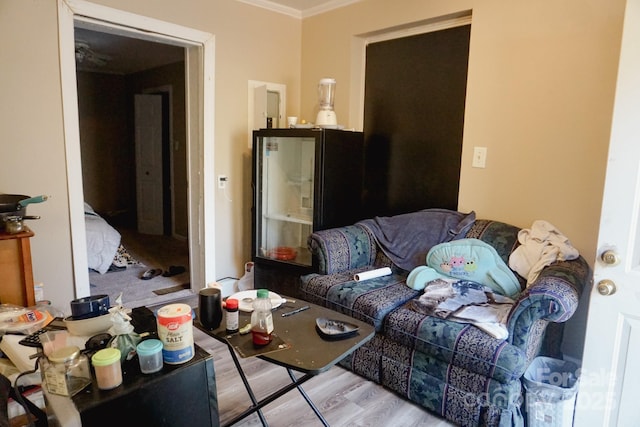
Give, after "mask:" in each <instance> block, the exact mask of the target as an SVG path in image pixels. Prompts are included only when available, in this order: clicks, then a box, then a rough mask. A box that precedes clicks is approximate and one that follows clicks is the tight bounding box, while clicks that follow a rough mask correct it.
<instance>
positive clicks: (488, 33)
mask: <svg viewBox="0 0 640 427" xmlns="http://www.w3.org/2000/svg"><path fill="white" fill-rule="evenodd" d="M96 3H100V4H103V5H107V6H110V7H114V8H117V9H121V10H126V11H130V12H133V13H136V14H141V15H147V16H150V17H153V18H156V19H160V20H164V21H168V22H173V23H176V24H179V25H183V26H186V27H192V28H195V29H198V30H201V31H206V32H210V33H211V34H214V35H215V36H216V39H215V50H216V58H215V59H216V61H215V64H216V65H215V71H216V73H215V80H216V81H215V85H216V95H215V107H216V109H215V141H216V146H215V168H216V171H215V173H216V174H226V175H228V176H229V177H230V187H229V188H230V193H229V194H230V199H231V200H232V201H228V200H227V199H226V198H225V197H224V195H223V194H222V193H217V194H215V197H216V207H217V210H216V240H217V241H216V269H217V275H218V276H219V277H224V276H237V275H239V274H241V272H242V268H241V266H242V264H243V263H244V261H246V260H247V259H249V257H250V251H249V247H250V207H251V200H250V197H251V191H250V190H251V188H250V176H251V172H250V150H249V149H248V148H247V144H246V141H247V134H246V132H247V130H246V126H247V81H248V80H261V81H270V82H275V83H283V84H286V85H287V106H288V114H291V115H298V116H299V117H301V118H306V119H307V120H313V118H314V117H315V114H316V107H315V104H316V101H317V99H316V84H317V81H318V80H319V79H320V78H321V77H325V76H331V77H335V78H336V79H337V81H338V91H337V96H336V112H337V115H338V118H339V121H340V122H341V123H344V124H346V125H348V126H357V125H358V124H356V123H349V122H348V120H350V118H349V114H350V111H351V110H352V109H353V105H351V101H350V94H351V92H352V89H353V88H352V86H353V83H352V82H351V79H352V75H355V76H358V70H354V69H353V67H352V64H354V63H357V58H354V55H355V53H354V46H355V45H356V44H357V43H355V41H357V39H358V37H359V36H362V35H366V34H372V33H376V32H382V31H385V30H388V29H392V28H400V27H403V26H411V25H414V24H415V23H417V22H422V21H429V20H434V19H436V20H437V19H438V17H442V16H445V15H449V14H456V13H460V12H464V11H467V10H472V11H473V17H472V30H471V50H470V57H469V59H470V62H469V85H468V92H467V104H466V123H465V135H464V146H463V163H462V172H461V187H460V188H461V189H460V206H459V208H460V209H461V210H464V211H468V210H471V209H473V210H475V211H476V212H477V213H478V216H479V217H484V218H494V219H499V220H503V221H506V222H510V223H512V224H515V225H518V226H521V227H528V226H529V225H530V224H531V223H532V221H534V220H536V219H545V220H547V221H550V222H551V223H553V224H554V225H556V226H557V227H558V228H559V229H560V230H561V231H563V232H564V233H565V234H566V235H568V236H569V237H570V238H571V240H572V241H573V243H574V245H575V246H576V247H578V249H579V250H580V251H581V252H582V253H583V254H584V255H585V257H586V258H587V259H588V260H589V261H590V262H591V261H592V260H593V258H594V254H595V249H596V248H595V246H596V236H597V230H598V222H599V209H600V202H601V192H602V188H603V179H604V169H605V161H606V152H607V146H608V135H609V129H610V121H611V110H612V103H613V96H614V86H615V77H616V69H617V57H618V52H619V43H620V36H621V28H622V13H623V5H624V0H588V1H584V0H565V1H562V2H556V1H553V0H540V1H536V2H532V1H522V0H477V1H472V0H458V1H455V0H429V1H425V0H402V1H394V2H390V1H388V0H366V1H363V2H359V3H355V4H353V5H350V6H347V7H345V8H343V9H338V10H336V11H332V12H328V13H325V14H322V15H318V16H314V17H310V18H307V19H305V20H303V21H300V20H297V19H294V18H291V17H288V16H284V15H279V14H276V13H272V12H268V11H265V10H263V9H260V8H256V7H251V6H248V5H246V4H244V3H241V2H236V1H231V0H185V1H182V2H176V1H174V0H162V1H160V0H138V1H136V2H131V1H129V0H101V1H97V2H96ZM57 37H58V28H57V20H56V2H55V1H54V0H34V1H30V2H25V1H23V0H0V63H2V79H0V93H2V104H1V105H2V114H0V129H2V130H3V135H2V148H3V160H5V161H4V162H3V167H2V168H0V191H3V192H11V193H23V194H29V195H35V194H49V195H51V196H52V199H51V200H49V201H48V202H46V203H45V204H42V205H40V206H33V209H31V208H30V213H33V214H40V215H42V220H40V221H39V222H37V223H35V222H34V223H33V228H34V230H35V232H36V236H35V238H34V239H33V257H34V275H35V277H36V280H41V281H44V282H45V295H46V296H47V298H49V299H52V300H54V302H55V303H58V304H60V305H66V304H67V303H68V301H69V300H70V299H72V298H73V297H74V295H73V283H72V281H73V274H72V263H71V240H70V226H69V221H70V219H69V212H68V200H67V183H66V170H65V150H64V134H63V122H62V119H63V115H62V105H61V85H60V72H59V61H58V46H57ZM302 46H304V49H303V48H302ZM354 82H355V83H356V84H357V83H358V80H357V78H356V79H355V80H354ZM474 146H486V147H488V158H487V167H486V169H473V168H471V167H470V163H471V152H472V150H473V147H474ZM6 159H10V161H7V160H6Z"/></svg>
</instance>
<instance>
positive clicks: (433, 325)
mask: <svg viewBox="0 0 640 427" xmlns="http://www.w3.org/2000/svg"><path fill="white" fill-rule="evenodd" d="M410 307H411V304H404V305H402V306H401V307H398V308H397V309H395V310H393V311H392V312H391V313H389V315H388V316H387V318H386V320H385V322H384V326H383V333H384V334H385V336H386V337H387V338H389V339H392V340H394V341H396V342H398V343H399V344H401V345H404V346H407V347H408V348H409V349H415V351H417V352H421V353H424V354H427V355H430V356H432V357H434V358H436V359H438V360H440V361H442V362H444V363H445V364H447V365H451V366H457V367H460V368H463V369H465V370H467V371H469V372H474V373H477V374H480V375H484V376H487V377H489V378H493V379H496V380H498V381H499V382H502V383H508V382H511V381H514V380H517V379H518V378H520V377H521V376H522V375H523V374H524V371H525V369H526V363H527V358H526V356H525V354H524V353H523V352H522V351H521V350H520V349H518V348H517V347H515V346H513V345H511V344H509V343H508V342H507V341H505V340H499V339H495V338H492V337H491V336H490V335H488V334H486V333H484V332H482V331H481V330H480V329H478V328H476V327H475V326H472V325H469V324H464V323H457V322H452V321H448V320H445V319H439V318H437V317H432V316H428V315H425V314H421V313H418V312H417V311H414V310H413V309H411V308H410Z"/></svg>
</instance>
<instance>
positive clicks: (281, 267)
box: [252, 129, 364, 297]
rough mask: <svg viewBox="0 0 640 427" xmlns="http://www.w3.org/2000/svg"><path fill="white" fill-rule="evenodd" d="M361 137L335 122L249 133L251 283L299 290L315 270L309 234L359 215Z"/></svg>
mask: <svg viewBox="0 0 640 427" xmlns="http://www.w3.org/2000/svg"><path fill="white" fill-rule="evenodd" d="M363 176H364V138H363V134H362V133H361V132H354V131H344V130H336V129H262V130H258V131H254V134H253V191H254V197H253V212H252V216H253V221H252V223H253V224H252V228H253V230H252V237H253V244H252V251H253V261H254V281H255V287H256V288H268V289H270V290H272V291H274V292H279V293H284V294H286V295H288V296H292V297H296V296H297V292H296V291H297V283H298V278H299V276H300V275H302V274H306V273H309V272H311V271H313V260H312V258H311V254H310V252H309V249H308V248H307V238H308V237H309V235H310V234H311V233H312V232H314V231H316V230H322V229H327V228H333V227H339V226H343V225H350V224H353V223H355V222H357V221H358V220H360V219H363V218H362V203H363V187H364V186H363Z"/></svg>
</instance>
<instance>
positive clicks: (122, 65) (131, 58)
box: [75, 0, 361, 75]
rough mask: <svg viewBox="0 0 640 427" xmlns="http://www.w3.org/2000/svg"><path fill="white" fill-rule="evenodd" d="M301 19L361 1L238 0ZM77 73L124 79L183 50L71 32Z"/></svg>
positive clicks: (181, 54)
mask: <svg viewBox="0 0 640 427" xmlns="http://www.w3.org/2000/svg"><path fill="white" fill-rule="evenodd" d="M238 1H241V2H243V3H248V4H251V5H254V6H257V7H262V8H265V9H269V10H273V11H276V12H279V13H285V14H288V15H291V16H294V17H298V18H302V17H306V16H311V15H314V14H317V13H321V12H325V11H328V10H331V9H336V8H339V7H343V6H346V5H348V4H351V3H355V2H357V1H361V0H238ZM75 41H76V68H77V69H78V71H87V72H99V73H107V74H121V75H127V74H131V73H136V72H139V71H143V70H147V69H151V68H156V67H159V66H162V65H167V64H172V63H175V62H178V61H183V60H184V48H182V47H179V46H172V45H168V44H163V43H159V42H153V41H149V40H142V39H137V38H131V37H125V36H122V35H116V34H110V33H106V32H102V31H96V30H95V27H92V29H88V28H80V27H76V28H75Z"/></svg>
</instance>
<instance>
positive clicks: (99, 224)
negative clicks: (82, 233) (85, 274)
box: [84, 202, 141, 274]
mask: <svg viewBox="0 0 640 427" xmlns="http://www.w3.org/2000/svg"><path fill="white" fill-rule="evenodd" d="M84 223H85V228H86V235H87V262H88V264H89V268H90V269H92V270H95V271H97V272H98V273H100V274H105V273H107V272H108V271H118V270H121V269H123V268H126V267H128V266H130V265H141V264H140V263H139V262H138V261H137V260H135V259H134V258H133V257H132V256H131V255H129V253H128V252H127V250H126V249H125V248H124V246H123V245H122V243H121V236H120V233H119V232H118V230H116V229H115V228H113V227H112V226H111V225H109V223H108V222H107V221H106V220H105V219H104V218H102V217H101V216H100V215H98V214H97V213H96V211H95V210H93V208H92V207H91V205H89V204H88V203H86V202H85V204H84Z"/></svg>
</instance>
